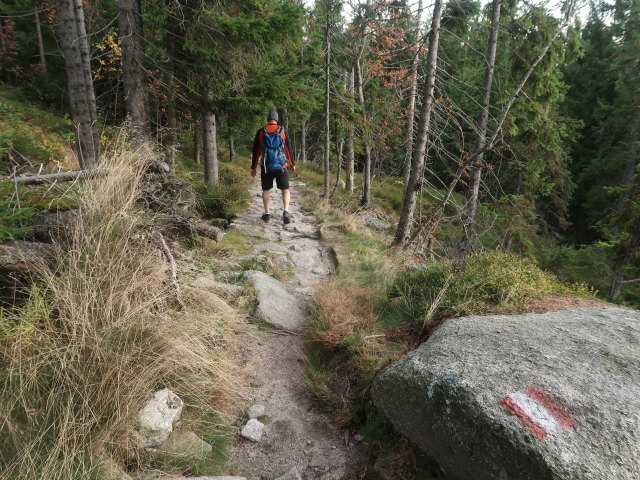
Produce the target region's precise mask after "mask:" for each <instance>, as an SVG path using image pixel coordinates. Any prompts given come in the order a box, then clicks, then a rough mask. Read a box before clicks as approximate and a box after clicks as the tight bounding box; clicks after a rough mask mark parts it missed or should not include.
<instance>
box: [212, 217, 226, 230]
mask: <svg viewBox="0 0 640 480" xmlns="http://www.w3.org/2000/svg"><path fill="white" fill-rule="evenodd" d="M211 225H213V226H214V227H218V228H227V226H229V220H227V219H226V218H214V219H213V220H211Z"/></svg>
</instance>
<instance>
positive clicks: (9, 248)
mask: <svg viewBox="0 0 640 480" xmlns="http://www.w3.org/2000/svg"><path fill="white" fill-rule="evenodd" d="M52 255H53V246H52V245H49V244H47V243H39V242H27V241H24V240H12V241H10V242H5V243H0V271H4V272H19V273H27V272H35V271H37V270H38V269H39V268H40V267H41V266H42V265H44V262H46V261H47V260H48V259H49V258H50V257H51V256H52Z"/></svg>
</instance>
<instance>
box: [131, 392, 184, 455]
mask: <svg viewBox="0 0 640 480" xmlns="http://www.w3.org/2000/svg"><path fill="white" fill-rule="evenodd" d="M182 407H183V403H182V399H181V398H180V397H179V396H177V395H176V394H175V393H173V392H172V391H171V390H169V389H168V388H165V389H163V390H159V391H157V392H156V393H155V394H154V395H153V397H152V398H151V399H149V401H147V403H145V405H144V407H142V410H140V412H138V433H139V434H140V436H141V438H140V440H139V442H138V446H139V447H140V448H157V447H159V446H160V445H162V444H163V443H164V442H165V441H166V440H167V438H169V435H170V434H171V432H172V431H173V425H174V424H175V423H176V422H177V421H178V420H179V419H180V414H181V413H182Z"/></svg>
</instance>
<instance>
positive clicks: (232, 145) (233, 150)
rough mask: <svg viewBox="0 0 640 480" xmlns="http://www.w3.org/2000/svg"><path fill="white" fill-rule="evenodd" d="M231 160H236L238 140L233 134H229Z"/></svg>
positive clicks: (232, 161)
mask: <svg viewBox="0 0 640 480" xmlns="http://www.w3.org/2000/svg"><path fill="white" fill-rule="evenodd" d="M229 161H230V162H231V163H234V162H235V161H236V141H235V138H233V135H231V134H230V135H229Z"/></svg>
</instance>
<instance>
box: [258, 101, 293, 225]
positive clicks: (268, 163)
mask: <svg viewBox="0 0 640 480" xmlns="http://www.w3.org/2000/svg"><path fill="white" fill-rule="evenodd" d="M258 165H259V166H260V182H261V183H262V204H263V205H264V213H263V214H262V217H261V218H262V220H263V221H265V222H268V221H269V219H270V217H271V214H270V213H269V200H270V197H269V191H270V190H271V189H272V188H273V181H274V180H275V181H276V185H277V187H278V188H279V189H280V190H281V191H282V204H283V205H284V210H283V212H282V221H283V222H284V223H285V224H286V223H289V222H291V215H290V214H289V200H290V198H291V195H290V193H289V174H288V172H287V167H291V170H292V171H294V172H295V171H296V166H295V165H294V164H293V155H292V154H291V147H290V145H289V138H288V137H287V133H286V132H285V131H284V128H282V127H281V126H280V125H278V112H276V111H275V110H271V111H270V112H269V114H268V115H267V124H266V125H265V126H264V127H263V128H261V129H260V130H258V131H257V132H256V138H255V140H254V141H253V158H252V161H251V176H252V177H255V176H256V172H257V168H258Z"/></svg>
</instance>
